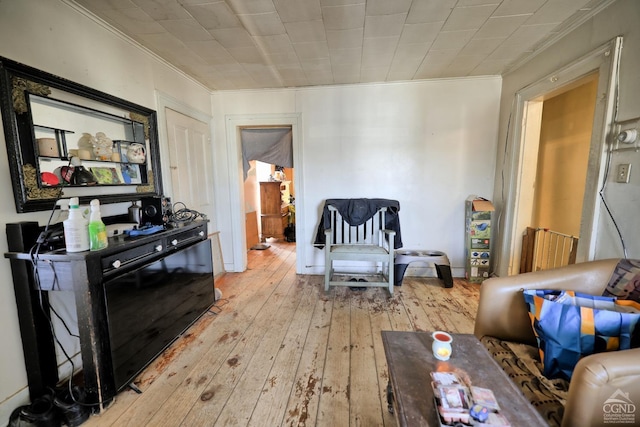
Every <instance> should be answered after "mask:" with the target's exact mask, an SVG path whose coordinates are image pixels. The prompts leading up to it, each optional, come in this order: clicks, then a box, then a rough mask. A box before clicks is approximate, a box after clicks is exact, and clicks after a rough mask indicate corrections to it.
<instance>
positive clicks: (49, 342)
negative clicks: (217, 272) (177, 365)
mask: <svg viewBox="0 0 640 427" xmlns="http://www.w3.org/2000/svg"><path fill="white" fill-rule="evenodd" d="M39 230H40V228H39V227H38V224H37V223H34V222H25V223H18V224H7V237H8V241H9V250H10V251H11V252H9V253H7V254H5V257H7V258H9V259H10V260H11V268H12V272H13V279H14V287H15V293H16V302H17V306H18V316H19V321H20V329H21V334H22V342H23V348H24V353H25V363H26V368H27V376H28V380H29V391H30V394H31V397H32V399H33V398H35V397H38V396H40V395H42V394H43V393H45V392H46V390H47V387H55V385H56V383H57V382H58V372H57V365H58V363H57V362H58V361H56V360H55V348H54V344H53V339H52V335H51V331H50V328H49V325H48V321H47V318H46V317H45V315H44V314H43V310H42V309H41V307H40V304H41V302H40V301H42V305H43V306H44V307H45V312H46V311H47V310H48V308H49V306H48V300H47V293H48V292H51V291H73V292H74V294H75V302H76V311H77V319H78V330H79V335H80V349H81V353H82V365H83V366H82V368H83V377H84V386H85V391H86V393H87V401H88V403H96V404H97V405H96V409H97V410H98V411H100V410H102V409H103V408H104V407H106V405H107V404H108V403H109V401H111V400H112V399H113V397H114V396H115V395H116V393H117V392H118V391H119V390H120V389H122V388H123V387H126V386H127V385H128V384H129V383H131V381H133V379H134V378H135V376H136V375H137V374H139V373H140V371H142V369H144V368H145V367H146V366H147V365H148V364H149V363H150V362H151V361H152V360H153V359H154V358H155V357H156V356H158V355H159V354H160V353H161V352H162V351H163V350H164V349H165V348H166V347H167V346H168V345H169V344H171V342H172V341H173V340H175V339H176V338H177V337H178V336H179V335H180V334H181V333H182V332H184V330H185V329H187V328H188V327H189V326H190V325H191V324H192V323H193V322H194V321H195V320H196V319H198V318H199V317H200V316H201V315H202V314H203V313H204V312H206V311H207V310H208V309H209V307H210V306H211V304H213V303H214V301H215V299H214V286H213V263H212V256H211V244H210V241H209V239H208V238H207V223H206V222H194V223H191V224H188V225H183V226H181V227H178V228H174V229H170V230H166V231H162V232H159V233H156V234H153V235H149V236H139V237H125V236H120V237H114V238H111V239H110V240H109V247H108V248H106V249H103V250H100V251H93V252H89V251H87V252H80V253H66V251H64V250H59V251H51V252H45V253H40V254H37V255H36V256H35V257H33V256H32V255H30V254H29V253H28V252H29V249H30V248H31V246H32V244H33V243H34V242H35V239H36V237H37V236H38V234H39ZM34 265H35V267H34ZM34 270H36V271H37V274H38V277H39V280H38V281H36V280H34V277H33V276H34V275H33V272H34Z"/></svg>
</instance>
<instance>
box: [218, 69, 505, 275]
mask: <svg viewBox="0 0 640 427" xmlns="http://www.w3.org/2000/svg"><path fill="white" fill-rule="evenodd" d="M500 85H501V79H500V78H499V77H486V78H470V79H451V80H433V81H423V82H412V83H395V84H372V85H366V84H365V85H350V86H349V85H347V86H337V87H317V88H304V89H286V90H269V91H228V92H217V93H215V94H214V95H213V112H214V114H213V115H214V120H215V123H216V124H215V126H214V127H215V140H216V141H219V142H218V143H217V144H216V153H215V156H214V157H215V159H216V169H217V171H216V173H217V186H216V194H218V196H219V205H218V208H219V210H218V224H219V226H220V229H221V230H230V229H231V221H232V218H231V216H232V212H231V207H230V199H228V194H229V191H230V190H229V189H230V188H234V187H237V186H238V183H232V182H230V180H229V174H230V169H229V168H230V166H229V164H230V163H231V164H235V160H234V158H233V155H231V156H230V153H229V151H228V147H227V144H223V143H221V141H224V140H226V129H225V117H226V116H228V115H238V114H256V115H261V114H264V115H274V114H300V115H301V122H302V130H301V132H300V134H301V138H302V141H301V145H302V147H303V150H302V151H303V166H302V168H300V167H299V166H298V165H294V166H295V168H296V182H298V177H299V176H300V175H299V174H300V171H301V170H302V174H303V176H302V178H303V180H302V181H303V182H304V188H302V189H298V190H297V191H299V192H298V193H297V194H296V199H297V200H300V198H304V203H305V211H304V212H300V210H297V212H296V217H297V218H300V216H301V215H303V216H304V223H305V224H306V229H305V230H303V231H302V232H303V236H304V238H303V239H298V240H297V245H298V248H299V252H298V253H299V254H302V256H304V258H305V271H304V273H319V272H321V271H323V263H324V259H323V258H322V252H321V251H320V250H318V249H315V248H314V247H313V246H312V245H311V243H312V241H313V240H314V237H315V232H316V227H317V225H318V219H319V215H320V213H321V210H322V206H323V204H324V200H325V199H327V198H350V197H370V198H373V197H381V198H389V199H397V200H399V201H400V222H401V226H402V238H403V243H404V247H405V248H424V249H437V250H442V251H444V252H446V253H447V255H448V256H449V258H450V260H451V263H452V266H453V267H454V268H455V271H454V275H458V276H460V275H462V274H463V270H462V268H463V266H464V261H463V257H464V200H465V198H466V197H467V196H468V195H469V194H478V195H481V196H484V197H487V198H490V197H491V196H492V194H493V179H494V170H495V163H494V162H495V155H496V153H495V151H496V146H497V120H498V100H499V97H500ZM232 149H233V147H232ZM230 158H231V160H230ZM298 232H300V230H298ZM231 239H232V236H230V235H229V234H227V235H226V236H222V245H223V252H224V254H225V259H224V261H225V265H227V266H228V268H231V264H233V259H230V258H228V256H229V255H232V251H231V248H232V242H231ZM300 251H302V253H301V252H300Z"/></svg>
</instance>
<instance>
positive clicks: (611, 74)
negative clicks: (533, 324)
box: [497, 38, 622, 275]
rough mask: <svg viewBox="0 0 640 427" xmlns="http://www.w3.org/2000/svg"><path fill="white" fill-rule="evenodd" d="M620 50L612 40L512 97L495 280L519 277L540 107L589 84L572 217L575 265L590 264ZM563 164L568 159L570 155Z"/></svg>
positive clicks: (533, 183) (532, 194) (535, 165)
mask: <svg viewBox="0 0 640 427" xmlns="http://www.w3.org/2000/svg"><path fill="white" fill-rule="evenodd" d="M621 44H622V40H621V38H616V39H614V40H612V41H611V42H610V43H607V44H606V45H604V46H601V47H600V48H598V49H596V50H594V51H593V52H591V53H590V54H588V55H586V56H585V57H583V58H580V59H579V60H577V61H575V62H573V63H571V64H570V65H567V66H566V67H564V68H562V69H559V70H557V71H556V72H554V73H553V74H551V75H548V76H546V77H545V78H543V79H541V80H539V81H537V82H535V83H532V84H531V85H529V86H527V87H525V88H523V89H522V90H520V91H518V92H517V93H516V99H515V103H514V107H513V111H512V114H513V121H512V125H513V128H512V129H510V131H511V132H512V136H511V137H510V139H509V140H508V141H507V150H508V153H507V154H506V157H505V164H506V165H507V169H508V170H509V173H508V174H507V175H506V182H505V186H506V187H507V188H506V189H507V194H506V198H505V200H504V207H503V212H502V216H503V220H504V228H503V233H504V234H503V236H502V237H501V239H500V249H499V252H500V253H499V255H498V257H499V265H500V267H499V269H498V271H497V272H498V274H499V275H513V274H518V272H519V271H520V261H521V258H520V255H521V252H522V235H523V233H524V232H525V230H526V229H527V227H529V226H530V224H532V222H533V218H534V212H536V209H537V208H535V206H534V205H535V203H536V198H535V188H536V177H537V175H538V166H539V163H538V158H539V154H540V153H539V148H540V134H541V123H542V115H543V106H544V101H545V100H550V99H552V98H554V97H556V96H558V95H560V94H564V93H566V92H568V91H569V90H570V89H574V88H577V87H579V86H581V85H583V84H584V83H585V82H587V81H589V79H590V78H593V79H595V80H596V83H594V84H595V85H596V87H597V89H596V93H597V94H598V99H597V102H596V103H595V108H594V112H593V119H592V120H591V121H590V122H589V123H590V126H591V136H590V140H589V147H588V156H587V170H586V177H585V180H584V186H583V188H580V189H574V190H573V191H574V192H576V193H578V198H579V199H581V201H582V203H581V208H580V209H579V214H578V216H579V218H580V220H579V236H580V243H579V244H578V249H577V255H576V261H577V262H581V261H587V260H590V259H593V256H594V252H595V236H596V231H595V228H596V227H597V223H598V219H599V214H600V200H599V198H598V190H599V188H600V184H601V181H602V178H603V174H604V170H605V163H606V156H605V153H606V142H607V135H608V129H610V125H611V123H612V120H613V112H614V111H613V110H614V105H615V102H614V101H615V85H616V75H617V69H618V64H619V58H620V49H621ZM566 158H570V153H569V154H568V155H567V156H565V160H566ZM555 161H558V158H556V159H555ZM562 167H563V166H562V165H560V168H562ZM544 173H546V172H544ZM551 185H553V184H551ZM538 202H539V201H538ZM574 204H575V203H574ZM541 206H542V205H541Z"/></svg>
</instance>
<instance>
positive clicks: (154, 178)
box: [0, 58, 162, 212]
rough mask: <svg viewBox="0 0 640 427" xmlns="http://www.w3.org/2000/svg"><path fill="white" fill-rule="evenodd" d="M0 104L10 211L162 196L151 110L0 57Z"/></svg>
mask: <svg viewBox="0 0 640 427" xmlns="http://www.w3.org/2000/svg"><path fill="white" fill-rule="evenodd" d="M0 106H1V107H2V121H3V126H4V135H5V140H6V145H7V154H8V158H9V168H10V173H11V181H12V185H13V193H14V198H15V204H16V210H17V211H18V212H33V211H40V210H48V209H51V208H52V206H53V204H54V203H55V201H56V200H58V199H60V198H69V197H79V198H80V202H81V203H82V204H85V203H89V201H90V200H91V199H93V198H98V199H100V202H101V203H116V202H124V201H130V200H134V199H139V198H141V197H147V196H159V195H161V194H162V179H161V169H160V151H159V145H158V130H157V118H156V112H155V111H154V110H151V109H148V108H146V107H142V106H140V105H137V104H134V103H131V102H128V101H125V100H123V99H120V98H117V97H114V96H112V95H109V94H107V93H104V92H100V91H97V90H95V89H92V88H89V87H87V86H84V85H81V84H78V83H74V82H72V81H69V80H66V79H63V78H61V77H57V76H54V75H52V74H49V73H47V72H44V71H41V70H37V69H35V68H32V67H29V66H26V65H23V64H20V63H17V62H15V61H12V60H9V59H6V58H0Z"/></svg>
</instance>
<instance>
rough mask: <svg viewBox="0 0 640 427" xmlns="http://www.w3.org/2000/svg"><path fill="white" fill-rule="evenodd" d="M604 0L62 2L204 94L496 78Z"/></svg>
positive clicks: (572, 25) (179, 0)
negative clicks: (124, 37) (88, 15)
mask: <svg viewBox="0 0 640 427" xmlns="http://www.w3.org/2000/svg"><path fill="white" fill-rule="evenodd" d="M611 2H612V0H219V1H212V0H73V1H70V3H75V4H76V5H80V8H81V9H86V10H88V11H89V12H90V13H91V14H93V15H95V16H97V17H99V18H101V19H102V20H104V21H105V22H106V23H108V24H109V25H110V26H112V27H114V28H116V29H118V30H119V31H121V32H122V33H124V34H126V35H127V36H129V37H130V38H132V39H133V40H135V41H137V42H138V43H140V44H141V45H143V46H145V47H146V48H147V49H149V50H151V51H153V52H154V53H155V54H157V55H158V56H160V57H162V58H163V59H164V60H166V61H167V62H169V63H171V64H173V65H174V66H175V67H176V68H178V69H180V70H182V71H183V72H184V73H186V74H188V75H190V76H192V77H193V78H194V79H195V80H197V81H199V82H201V83H202V84H203V85H205V86H207V87H208V88H210V89H212V90H225V89H251V88H278V87H299V86H315V85H334V84H346V83H363V82H385V81H386V82H389V81H407V80H419V79H430V78H443V77H464V76H479V75H497V74H502V73H504V72H505V71H507V70H508V69H509V68H510V67H513V66H514V64H519V63H521V62H522V61H524V60H525V59H526V58H527V57H529V56H531V55H532V54H533V53H534V52H535V51H536V50H537V49H539V48H541V47H543V46H545V44H547V43H549V42H550V41H551V40H553V39H554V38H555V37H557V36H558V34H561V33H562V32H564V31H566V30H567V29H570V28H572V27H574V26H575V25H577V24H579V23H581V22H583V21H584V20H585V19H587V18H588V17H590V16H592V15H593V14H594V13H597V12H598V11H599V10H600V9H601V8H602V7H604V6H606V5H607V4H609V3H611Z"/></svg>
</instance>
